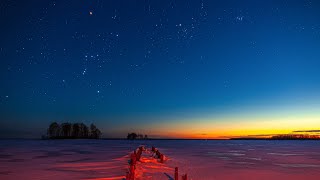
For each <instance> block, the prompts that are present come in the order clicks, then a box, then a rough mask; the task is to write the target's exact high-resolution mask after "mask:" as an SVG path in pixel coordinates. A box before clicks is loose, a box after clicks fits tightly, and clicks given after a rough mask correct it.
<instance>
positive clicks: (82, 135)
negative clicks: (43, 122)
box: [47, 122, 102, 139]
mask: <svg viewBox="0 0 320 180" xmlns="http://www.w3.org/2000/svg"><path fill="white" fill-rule="evenodd" d="M101 135H102V133H101V131H100V130H99V129H98V128H97V127H96V126H95V125H94V124H91V125H90V128H89V127H87V126H86V125H85V124H83V123H62V124H61V125H60V124H58V123H57V122H53V123H51V124H50V125H49V128H48V130H47V138H48V139H99V138H100V137H101Z"/></svg>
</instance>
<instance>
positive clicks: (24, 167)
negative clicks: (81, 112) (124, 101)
mask: <svg viewBox="0 0 320 180" xmlns="http://www.w3.org/2000/svg"><path fill="white" fill-rule="evenodd" d="M139 145H146V147H149V148H150V147H151V146H155V147H157V148H158V149H159V150H160V151H161V152H162V153H163V154H165V155H166V157H167V158H168V160H167V161H166V162H164V163H163V164H162V163H159V162H158V161H157V160H156V159H153V158H151V157H150V155H151V154H148V153H143V157H142V159H141V161H142V162H138V164H137V170H136V172H137V174H136V175H137V176H136V177H137V178H136V179H164V180H170V179H173V178H174V167H179V173H180V175H182V174H184V173H187V174H188V179H194V180H214V179H217V180H234V179H237V180H255V179H257V180H274V179H290V180H296V179H301V180H302V179H308V180H313V179H314V180H318V179H320V141H240V140H238V141H229V140H226V141H222V140H221V141H205V140H150V141H126V140H52V141H51V140H50V141H49V140H47V141H46V140H0V179H1V180H7V179H8V180H9V179H17V180H29V179H30V180H31V179H32V180H36V179H59V180H61V179H68V180H69V179H88V180H89V179H92V180H93V179H96V180H98V179H100V180H108V179H120V180H121V179H123V178H125V174H126V170H127V168H128V160H129V154H130V152H132V151H133V150H134V149H135V148H137V147H139Z"/></svg>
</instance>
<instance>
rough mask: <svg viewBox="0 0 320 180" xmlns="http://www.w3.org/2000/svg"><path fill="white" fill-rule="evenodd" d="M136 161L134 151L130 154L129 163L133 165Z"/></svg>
mask: <svg viewBox="0 0 320 180" xmlns="http://www.w3.org/2000/svg"><path fill="white" fill-rule="evenodd" d="M136 161H137V156H136V154H135V153H132V154H131V165H135V164H136Z"/></svg>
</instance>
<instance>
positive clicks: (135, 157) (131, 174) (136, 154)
mask: <svg viewBox="0 0 320 180" xmlns="http://www.w3.org/2000/svg"><path fill="white" fill-rule="evenodd" d="M145 150H146V149H145V148H144V146H140V147H139V149H138V151H137V150H134V151H133V153H132V154H131V155H130V160H129V165H130V168H129V171H127V174H126V180H134V179H135V169H136V163H137V161H140V158H141V154H142V151H145ZM151 151H152V152H153V153H155V154H156V157H157V158H158V159H160V162H161V163H164V160H165V156H164V155H163V154H162V153H161V152H160V151H159V150H158V149H157V148H155V147H154V146H152V148H151ZM174 180H179V171H178V167H176V168H175V171H174ZM182 180H188V176H187V174H184V175H182Z"/></svg>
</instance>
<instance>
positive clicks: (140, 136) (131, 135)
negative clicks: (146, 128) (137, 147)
mask: <svg viewBox="0 0 320 180" xmlns="http://www.w3.org/2000/svg"><path fill="white" fill-rule="evenodd" d="M127 139H130V140H133V139H148V135H146V134H145V135H143V134H137V133H134V132H133V133H128V136H127Z"/></svg>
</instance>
